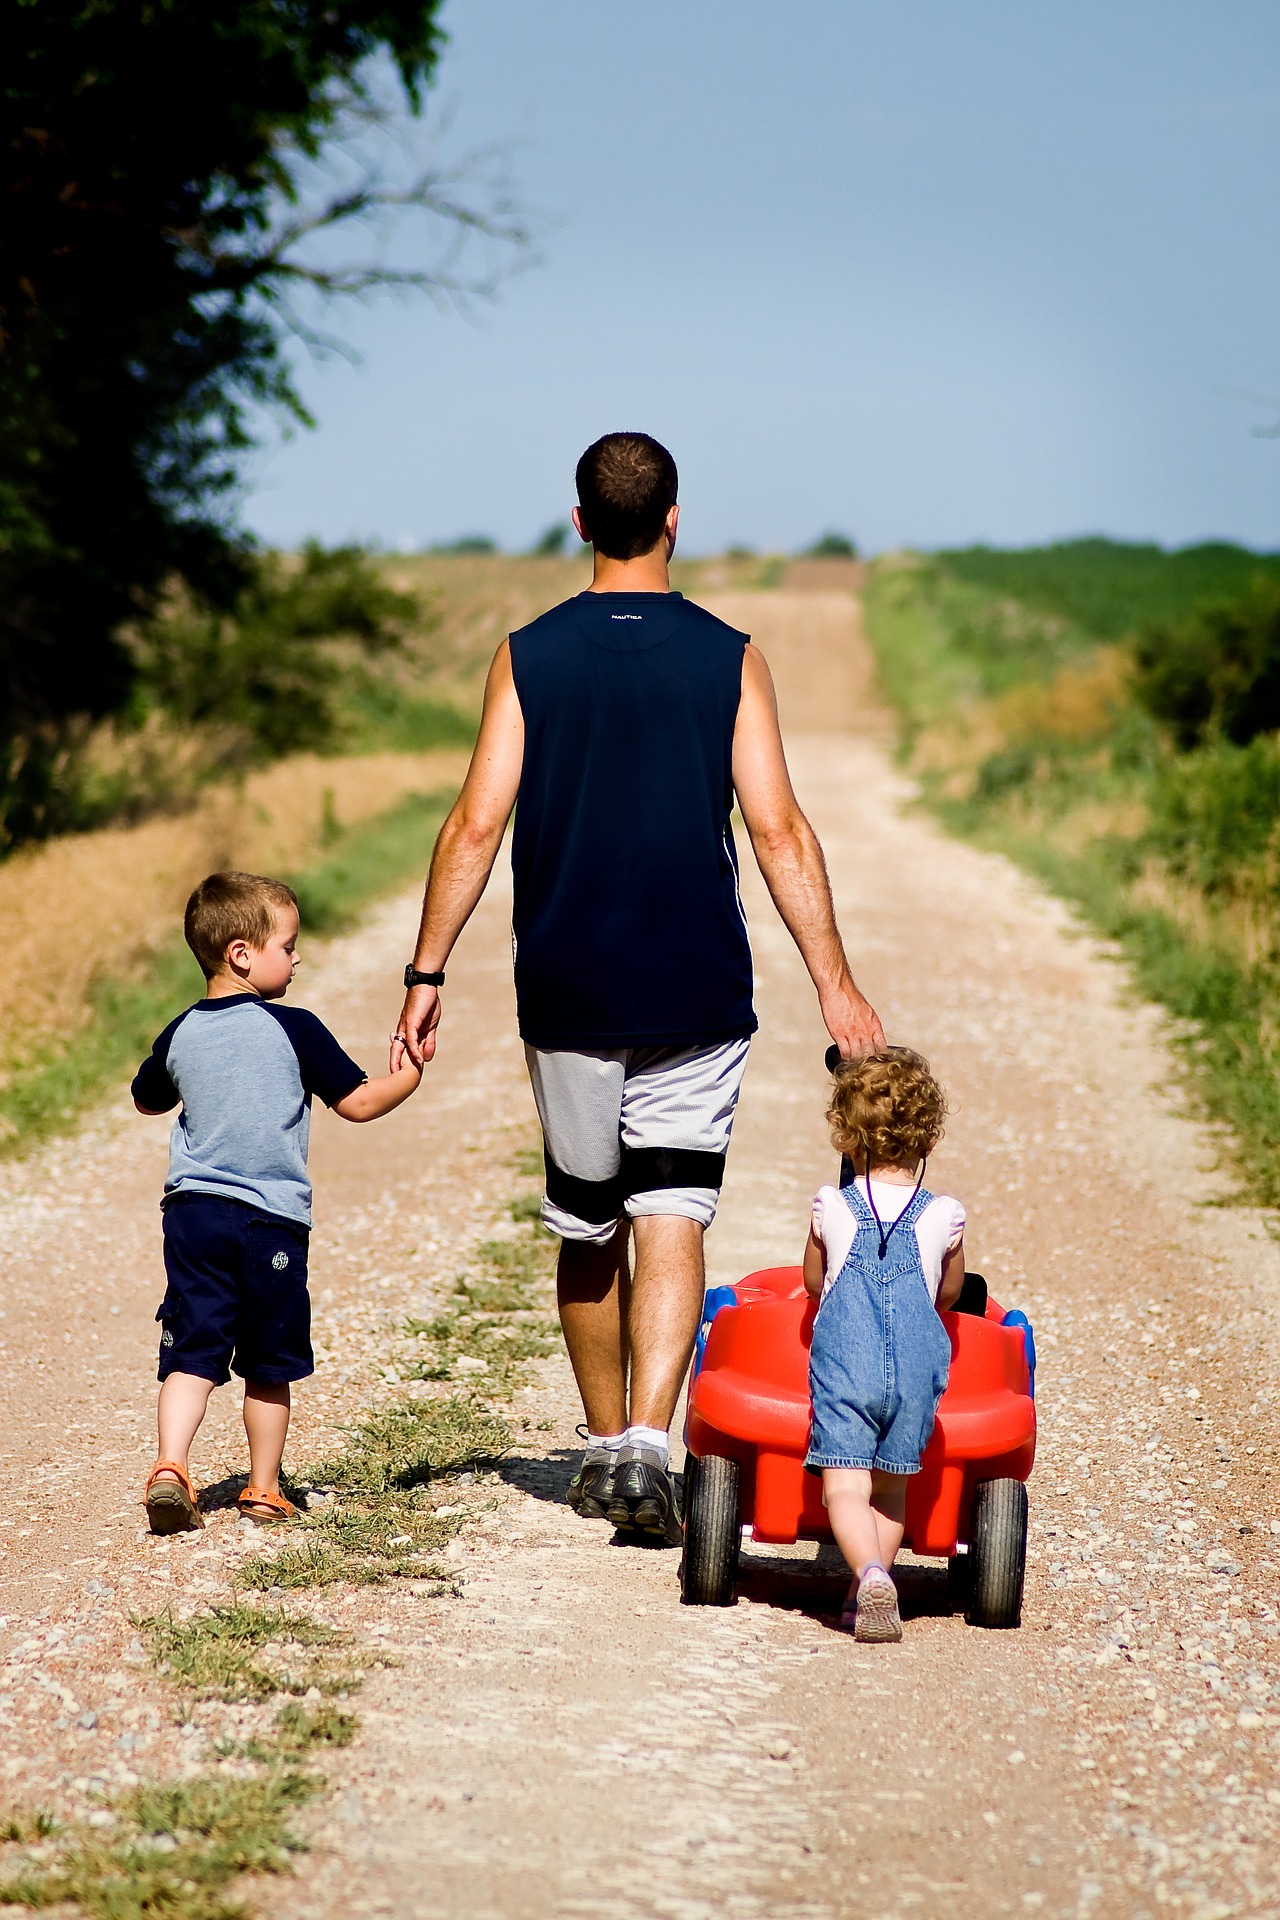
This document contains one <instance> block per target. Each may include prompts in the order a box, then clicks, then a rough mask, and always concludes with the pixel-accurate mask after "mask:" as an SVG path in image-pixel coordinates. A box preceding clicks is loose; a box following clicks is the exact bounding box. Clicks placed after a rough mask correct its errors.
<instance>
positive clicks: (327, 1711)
mask: <svg viewBox="0 0 1280 1920" xmlns="http://www.w3.org/2000/svg"><path fill="white" fill-rule="evenodd" d="M359 1726H360V1722H359V1721H358V1720H357V1718H356V1716H355V1714H354V1713H347V1712H345V1711H344V1710H343V1708H341V1707H335V1706H333V1705H332V1704H326V1705H325V1706H322V1707H316V1708H314V1709H312V1708H310V1707H303V1706H299V1705H298V1703H297V1701H296V1700H291V1701H290V1702H289V1704H288V1706H286V1707H281V1709H280V1711H279V1713H278V1714H277V1715H276V1722H275V1726H274V1728H273V1729H272V1731H271V1733H270V1735H269V1736H268V1737H267V1738H266V1739H258V1740H220V1741H219V1742H218V1747H217V1751H218V1756H219V1758H220V1759H223V1760H252V1761H254V1762H255V1763H256V1764H257V1765H259V1766H264V1767H274V1766H278V1765H279V1764H280V1762H281V1760H282V1759H290V1758H292V1759H295V1760H303V1759H308V1758H311V1757H313V1756H314V1755H315V1753H316V1752H317V1751H321V1752H323V1751H324V1750H325V1749H328V1748H334V1747H349V1746H350V1745H351V1742H352V1741H353V1740H354V1739H355V1737H356V1733H357V1732H358V1730H359Z"/></svg>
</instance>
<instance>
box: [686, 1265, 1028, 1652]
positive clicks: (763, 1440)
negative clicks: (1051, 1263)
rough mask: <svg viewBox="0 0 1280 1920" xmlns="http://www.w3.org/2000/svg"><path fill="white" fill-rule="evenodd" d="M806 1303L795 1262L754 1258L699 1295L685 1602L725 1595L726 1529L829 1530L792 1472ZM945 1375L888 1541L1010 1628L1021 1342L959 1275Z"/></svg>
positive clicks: (800, 1454) (802, 1396)
mask: <svg viewBox="0 0 1280 1920" xmlns="http://www.w3.org/2000/svg"><path fill="white" fill-rule="evenodd" d="M815 1311H816V1306H815V1303H814V1301H813V1300H812V1299H811V1298H810V1296H809V1295H808V1294H807V1293H806V1291H805V1287H804V1281H803V1279H802V1278H801V1272H800V1268H799V1267H769V1268H767V1269H766V1270H765V1271H763V1272H761V1273H753V1274H750V1275H749V1276H748V1277H747V1278H746V1279H745V1280H742V1281H740V1282H739V1284H738V1285H737V1286H736V1287H716V1288H713V1289H712V1290H711V1292H709V1293H708V1295H707V1297H706V1305H705V1308H704V1313H703V1322H702V1329H701V1332H700V1334H699V1340H698V1352H697V1354H696V1355H695V1359H694V1371H693V1374H692V1376H691V1378H690V1382H689V1400H688V1413H687V1417H686V1421H685V1444H686V1446H687V1447H688V1450H689V1461H688V1463H687V1464H686V1468H685V1500H684V1510H685V1544H684V1559H683V1562H682V1565H681V1585H682V1589H683V1594H684V1598H685V1600H686V1602H687V1603H688V1604H689V1605H691V1606H704V1607H705V1606H712V1607H714V1606H720V1607H725V1606H731V1605H732V1603H733V1600H734V1597H735V1584H736V1577H737V1566H738V1547H739V1542H740V1540H741V1536H742V1528H743V1527H744V1526H749V1527H750V1528H751V1537H752V1539H754V1540H760V1541H769V1542H772V1543H777V1544H782V1545H789V1544H790V1543H791V1542H792V1541H794V1540H796V1539H799V1538H803V1539H806V1540H829V1539H831V1537H832V1535H831V1528H830V1526H829V1525H828V1523H827V1513H826V1508H825V1507H824V1506H823V1504H822V1482H821V1480H820V1478H819V1477H818V1476H817V1475H816V1474H810V1473H806V1472H805V1470H804V1456H805V1452H806V1450H807V1447H808V1443H809V1422H810V1418H811V1413H812V1408H811V1405H810V1400H809V1342H810V1339H811V1336H812V1332H813V1320H814V1314H815ZM941 1319H942V1324H943V1326H944V1327H945V1328H946V1330H947V1333H948V1335H949V1337H950V1340H951V1375H950V1380H949V1382H948V1385H947V1390H946V1392H945V1393H944V1394H943V1396H942V1400H941V1403H940V1405H939V1407H938V1419H937V1424H936V1426H935V1427H934V1430H933V1434H932V1436H931V1438H930V1440H929V1444H928V1446H927V1448H926V1449H925V1452H924V1457H923V1460H922V1462H921V1467H920V1472H919V1473H917V1474H914V1475H913V1476H912V1478H911V1481H910V1484H909V1487H908V1491H907V1531H906V1539H905V1542H904V1544H905V1545H906V1546H909V1547H910V1548H911V1549H912V1550H913V1552H915V1553H920V1554H938V1555H945V1556H946V1558H947V1560H948V1562H949V1571H950V1576H951V1581H952V1584H953V1590H955V1591H956V1592H957V1593H959V1594H961V1595H963V1597H964V1600H965V1603H966V1606H965V1617H966V1618H967V1619H968V1620H969V1622H970V1624H971V1625H973V1626H980V1627H1016V1626H1017V1625H1018V1622H1019V1619H1020V1617H1021V1612H1022V1582H1023V1573H1024V1570H1025V1566H1026V1553H1027V1490H1026V1486H1025V1484H1024V1483H1025V1481H1026V1479H1027V1476H1028V1475H1029V1474H1030V1472H1031V1468H1032V1464H1033V1462H1034V1460H1035V1450H1036V1414H1035V1403H1034V1392H1035V1346H1034V1343H1033V1341H1032V1336H1031V1327H1030V1324H1029V1323H1028V1321H1027V1319H1026V1316H1025V1315H1024V1314H1021V1313H1005V1312H1004V1311H1003V1309H1002V1308H1000V1307H998V1306H997V1305H996V1303H995V1302H994V1301H993V1300H989V1299H988V1297H987V1287H986V1282H985V1281H984V1280H983V1279H982V1277H981V1276H980V1275H979V1274H966V1276H965V1287H964V1292H963V1293H962V1295H961V1297H960V1300H959V1302H958V1303H957V1306H956V1308H955V1309H953V1310H951V1311H949V1312H944V1313H943V1314H942V1315H941Z"/></svg>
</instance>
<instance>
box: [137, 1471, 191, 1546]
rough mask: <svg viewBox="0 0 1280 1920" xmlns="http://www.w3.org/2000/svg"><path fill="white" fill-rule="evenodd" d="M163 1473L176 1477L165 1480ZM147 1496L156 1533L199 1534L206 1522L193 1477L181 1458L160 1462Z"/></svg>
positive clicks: (150, 1517) (148, 1513)
mask: <svg viewBox="0 0 1280 1920" xmlns="http://www.w3.org/2000/svg"><path fill="white" fill-rule="evenodd" d="M162 1473H171V1474H172V1475H173V1478H172V1480H162V1479H161V1478H160V1475H161V1474H162ZM143 1498H144V1501H145V1503H146V1509H147V1522H148V1525H149V1526H150V1528H151V1531H152V1533H196V1532H198V1531H199V1529H200V1528H201V1527H203V1525H204V1519H203V1516H202V1515H201V1512H200V1509H199V1507H198V1506H197V1505H196V1490H195V1488H194V1486H193V1485H192V1484H191V1476H190V1474H189V1473H188V1472H187V1470H186V1468H185V1467H184V1466H182V1465H181V1464H180V1463H179V1462H178V1461H177V1460H157V1461H156V1463H155V1465H154V1467H152V1469H151V1472H150V1473H149V1474H148V1476H147V1486H146V1492H145V1494H144V1495H143Z"/></svg>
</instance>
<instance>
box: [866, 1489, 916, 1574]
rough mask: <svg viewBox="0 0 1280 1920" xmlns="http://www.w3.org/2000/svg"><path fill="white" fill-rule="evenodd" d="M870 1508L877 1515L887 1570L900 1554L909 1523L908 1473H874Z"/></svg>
mask: <svg viewBox="0 0 1280 1920" xmlns="http://www.w3.org/2000/svg"><path fill="white" fill-rule="evenodd" d="M871 1511H872V1513H873V1514H874V1516H875V1523H876V1540H877V1543H878V1545H879V1549H880V1556H879V1557H880V1565H881V1566H882V1567H884V1568H885V1570H886V1571H888V1569H889V1568H891V1567H892V1565H893V1563H894V1561H895V1560H896V1559H897V1557H898V1549H899V1548H900V1547H901V1545H902V1536H903V1533H904V1532H905V1530H906V1523H907V1475H906V1474H905V1473H879V1472H876V1473H873V1474H872V1475H871Z"/></svg>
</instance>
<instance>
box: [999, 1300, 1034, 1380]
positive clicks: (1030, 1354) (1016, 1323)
mask: <svg viewBox="0 0 1280 1920" xmlns="http://www.w3.org/2000/svg"><path fill="white" fill-rule="evenodd" d="M1000 1325H1001V1326H1002V1327H1021V1328H1022V1344H1023V1346H1024V1347H1025V1348H1026V1350H1027V1372H1028V1373H1029V1374H1030V1375H1031V1398H1032V1399H1033V1400H1034V1399H1035V1397H1036V1337H1035V1335H1034V1334H1033V1333H1032V1331H1031V1322H1030V1321H1029V1320H1028V1318H1027V1316H1026V1314H1025V1313H1021V1312H1019V1310H1018V1308H1017V1307H1014V1308H1013V1309H1012V1311H1011V1312H1009V1313H1006V1315H1005V1317H1004V1319H1003V1320H1002V1321H1001V1322H1000Z"/></svg>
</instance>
